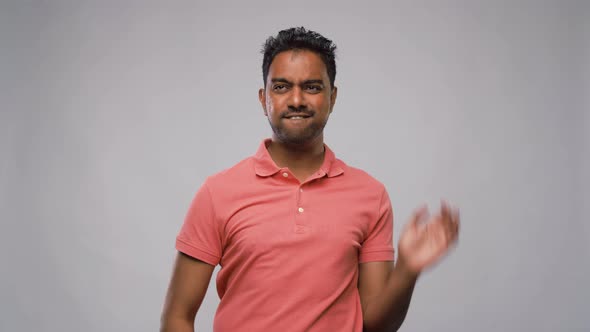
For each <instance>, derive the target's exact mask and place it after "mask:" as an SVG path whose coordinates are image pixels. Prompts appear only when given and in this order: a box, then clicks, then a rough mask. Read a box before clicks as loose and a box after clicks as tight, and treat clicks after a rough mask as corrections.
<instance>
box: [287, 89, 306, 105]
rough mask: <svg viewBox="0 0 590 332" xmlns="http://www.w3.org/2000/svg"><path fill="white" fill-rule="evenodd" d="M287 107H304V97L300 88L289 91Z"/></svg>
mask: <svg viewBox="0 0 590 332" xmlns="http://www.w3.org/2000/svg"><path fill="white" fill-rule="evenodd" d="M289 106H291V107H293V108H296V109H298V108H300V107H303V106H305V95H304V94H303V91H302V90H301V88H299V87H294V88H293V89H292V90H291V95H290V98H289Z"/></svg>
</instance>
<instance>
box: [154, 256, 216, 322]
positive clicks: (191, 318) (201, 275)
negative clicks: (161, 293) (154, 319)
mask: <svg viewBox="0 0 590 332" xmlns="http://www.w3.org/2000/svg"><path fill="white" fill-rule="evenodd" d="M214 268H215V267H214V266H213V265H210V264H207V263H205V262H202V261H200V260H197V259H195V258H192V257H190V256H187V255H185V254H183V253H181V252H179V253H178V255H177V256H176V261H175V263H174V269H173V272H172V278H171V280H170V285H169V286H168V292H167V294H166V300H165V303H164V309H163V311H162V317H161V326H160V331H161V332H172V331H174V332H185V331H187V332H188V331H191V332H192V331H194V325H195V316H196V315H197V311H198V310H199V307H200V306H201V302H203V298H204V297H205V293H206V292H207V287H208V286H209V281H210V280H211V275H212V274H213V269H214Z"/></svg>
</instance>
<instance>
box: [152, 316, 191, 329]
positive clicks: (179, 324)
mask: <svg viewBox="0 0 590 332" xmlns="http://www.w3.org/2000/svg"><path fill="white" fill-rule="evenodd" d="M194 331H195V322H194V320H193V321H191V320H190V319H186V318H178V317H177V318H172V317H164V318H162V320H161V325H160V332H194Z"/></svg>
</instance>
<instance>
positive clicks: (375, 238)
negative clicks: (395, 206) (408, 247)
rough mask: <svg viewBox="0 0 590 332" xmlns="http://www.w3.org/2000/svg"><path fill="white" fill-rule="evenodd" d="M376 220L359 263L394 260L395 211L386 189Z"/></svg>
mask: <svg viewBox="0 0 590 332" xmlns="http://www.w3.org/2000/svg"><path fill="white" fill-rule="evenodd" d="M375 219H376V220H375V222H374V223H373V225H371V228H370V229H369V233H368V234H367V237H366V239H365V241H364V242H363V244H362V246H361V249H360V252H359V263H366V262H379V261H393V260H394V249H393V210H392V207H391V201H390V199H389V195H388V194H387V190H386V189H385V188H383V193H382V195H381V199H380V202H379V208H378V212H377V214H376V218H375Z"/></svg>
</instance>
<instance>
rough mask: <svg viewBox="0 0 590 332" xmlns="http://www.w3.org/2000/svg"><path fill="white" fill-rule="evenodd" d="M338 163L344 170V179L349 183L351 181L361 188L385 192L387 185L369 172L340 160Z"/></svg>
mask: <svg viewBox="0 0 590 332" xmlns="http://www.w3.org/2000/svg"><path fill="white" fill-rule="evenodd" d="M337 162H338V163H339V164H340V167H342V168H343V170H344V172H343V175H344V178H346V179H347V180H348V181H351V182H353V183H355V184H356V185H357V186H361V187H363V188H366V189H369V190H374V191H378V192H383V191H385V185H384V184H383V183H382V182H381V181H380V180H378V179H377V178H376V177H374V176H373V175H371V174H370V173H369V172H367V171H365V170H363V169H361V168H358V167H354V166H350V165H347V164H346V163H344V162H343V161H342V160H340V159H337Z"/></svg>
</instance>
